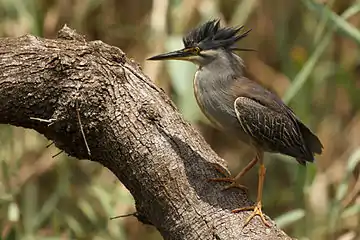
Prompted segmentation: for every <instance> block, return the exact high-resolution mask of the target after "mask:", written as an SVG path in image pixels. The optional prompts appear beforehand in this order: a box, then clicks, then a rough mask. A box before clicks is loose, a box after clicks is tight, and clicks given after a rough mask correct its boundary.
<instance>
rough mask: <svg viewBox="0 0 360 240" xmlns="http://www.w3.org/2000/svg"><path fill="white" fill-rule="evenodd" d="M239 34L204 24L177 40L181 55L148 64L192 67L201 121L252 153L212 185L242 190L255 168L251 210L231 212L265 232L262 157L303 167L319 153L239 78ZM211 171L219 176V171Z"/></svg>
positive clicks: (305, 133)
mask: <svg viewBox="0 0 360 240" xmlns="http://www.w3.org/2000/svg"><path fill="white" fill-rule="evenodd" d="M242 29H243V27H242V26H241V27H238V28H231V27H220V21H219V20H212V21H208V22H206V23H205V24H203V25H201V26H200V27H198V28H195V29H193V30H192V31H190V32H189V33H188V34H187V35H186V36H185V37H184V38H183V43H184V48H183V49H181V50H177V51H174V52H169V53H165V54H161V55H157V56H153V57H151V58H149V59H148V60H170V59H176V60H186V61H190V62H192V63H194V64H196V65H198V70H197V71H196V74H195V78H194V93H195V98H196V100H197V103H198V105H199V107H200V108H201V110H202V111H203V113H204V114H205V116H207V117H208V118H209V120H210V121H211V122H212V123H213V124H215V125H216V126H217V127H219V128H220V129H222V130H223V131H225V132H227V133H229V134H234V135H235V136H236V137H238V139H240V140H241V141H242V142H245V143H247V144H249V145H250V146H252V147H253V148H254V149H255V151H256V155H255V157H254V159H253V160H252V161H251V162H250V163H249V164H248V165H247V166H246V167H245V168H244V169H243V170H242V171H241V172H240V173H239V174H238V175H236V177H234V178H231V177H224V178H218V179H212V180H213V181H224V182H230V184H229V185H228V186H227V187H226V189H228V188H231V187H240V188H245V187H244V186H242V185H240V179H241V178H242V177H243V176H244V174H245V173H246V172H248V171H249V170H250V169H251V168H252V167H253V166H254V165H255V164H256V163H259V164H260V168H259V182H258V195H257V202H256V204H255V205H254V206H251V207H244V208H238V209H234V210H233V211H232V212H234V213H235V212H240V211H248V210H252V211H253V213H252V214H251V215H250V216H249V217H248V219H247V220H246V222H245V224H244V226H246V225H247V224H248V222H249V221H250V220H251V219H252V218H253V217H254V216H256V215H259V216H260V218H261V220H262V222H263V223H264V224H265V225H266V226H270V224H269V223H268V222H267V221H266V220H265V217H264V215H263V213H262V203H261V199H262V189H263V183H264V178H265V170H266V169H265V166H264V163H263V156H264V152H275V153H282V154H285V155H288V156H292V157H294V158H295V159H296V160H297V161H298V162H299V163H300V164H302V165H306V162H313V161H314V155H315V153H316V154H321V153H322V148H323V146H322V144H321V142H320V140H319V139H318V137H317V136H316V135H314V134H313V133H312V132H311V131H310V130H309V128H307V127H306V126H305V125H304V124H303V123H302V122H301V121H300V120H299V118H298V117H296V115H295V113H294V112H293V111H292V110H291V109H290V108H289V107H288V106H286V105H285V104H284V103H283V102H282V100H281V99H280V98H279V97H278V96H276V95H275V94H273V93H272V92H270V91H268V90H267V89H265V88H263V87H262V86H261V85H259V84H258V83H256V82H254V81H251V80H249V79H248V78H246V77H245V76H244V68H245V66H244V63H243V60H242V59H241V58H240V57H239V56H238V55H236V54H235V53H234V52H235V51H248V50H251V49H244V48H237V47H236V46H234V45H235V44H236V42H237V41H239V40H241V39H242V38H244V37H246V36H247V35H248V34H249V32H250V30H248V31H245V32H242V33H241V31H242ZM217 170H219V171H220V172H222V173H223V174H225V171H222V170H221V169H217Z"/></svg>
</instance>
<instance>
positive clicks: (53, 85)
mask: <svg viewBox="0 0 360 240" xmlns="http://www.w3.org/2000/svg"><path fill="white" fill-rule="evenodd" d="M77 112H79V115H80V118H81V122H82V126H83V131H84V134H85V136H86V140H87V143H88V145H89V149H90V151H91V155H89V154H88V151H87V148H86V145H85V141H84V139H83V136H82V134H81V130H80V124H79V121H78V116H77ZM33 118H40V119H48V120H51V121H50V122H51V123H46V122H42V121H39V120H36V119H33ZM0 123H3V124H12V125H15V126H20V127H25V128H31V129H34V130H36V131H38V132H39V133H41V134H43V135H45V136H46V137H47V138H48V139H50V140H52V141H54V142H55V144H56V146H57V147H59V148H60V149H62V150H64V151H65V152H66V153H67V154H69V155H71V156H74V157H76V158H78V159H90V160H91V161H96V162H99V163H101V164H102V165H103V166H105V167H107V168H108V169H110V171H112V172H113V173H114V174H115V175H116V176H117V177H118V179H119V180H120V181H121V182H122V183H123V184H124V185H125V186H126V187H127V188H128V189H129V190H130V192H131V193H132V195H133V196H134V198H135V201H136V209H137V211H138V213H139V214H138V218H139V220H141V221H143V222H146V223H150V224H153V225H154V226H155V227H156V228H157V229H158V230H159V231H160V232H161V234H162V235H163V237H164V239H179V240H190V239H216V240H230V239H231V240H234V239H291V238H290V237H288V236H287V235H286V234H285V233H284V232H283V231H281V230H279V229H278V228H277V227H276V226H275V225H274V223H273V222H271V223H272V227H271V228H266V227H264V226H263V225H262V224H261V222H260V221H259V219H258V217H256V218H255V220H252V221H251V222H250V224H249V225H248V226H246V227H245V228H243V223H244V221H245V220H246V218H247V216H248V215H249V214H250V213H249V212H244V213H238V214H232V213H231V212H230V211H231V210H232V209H234V208H237V207H240V206H248V205H250V204H252V202H251V201H249V200H248V198H247V196H246V194H245V193H244V192H242V191H241V190H237V189H231V190H227V191H221V189H222V188H223V187H224V184H222V183H211V182H207V179H209V178H213V177H220V175H219V173H218V172H217V171H216V170H215V169H214V166H213V164H217V165H219V166H224V165H225V163H224V160H222V159H221V158H219V157H218V156H217V155H216V154H215V153H214V151H213V150H211V148H210V147H209V145H208V144H207V143H206V142H205V141H204V139H203V138H202V137H201V135H200V134H199V133H198V132H197V131H196V130H195V129H194V128H193V127H192V126H191V125H190V124H189V123H187V122H185V121H184V120H183V119H182V117H181V115H180V114H179V112H178V111H177V109H176V107H175V106H174V105H173V104H172V102H171V100H170V99H169V98H168V97H167V96H166V94H165V93H163V92H162V90H161V89H159V88H158V87H156V86H155V85H154V83H153V82H152V81H151V80H150V79H148V78H147V77H146V76H144V74H143V73H142V71H141V68H140V67H139V65H137V64H136V63H135V62H134V61H132V60H129V59H128V58H127V57H126V56H125V54H124V53H123V52H122V51H121V50H120V49H118V48H116V47H112V46H109V45H107V44H104V43H103V42H101V41H92V42H87V41H86V40H85V39H84V38H83V37H82V36H80V35H78V34H77V33H76V32H74V31H73V30H71V29H69V28H68V27H66V26H65V27H64V28H63V29H62V30H60V32H59V35H58V38H57V39H53V40H50V39H42V38H38V37H35V36H31V35H26V36H23V37H19V38H3V39H0ZM49 161H50V159H49ZM225 169H226V168H225Z"/></svg>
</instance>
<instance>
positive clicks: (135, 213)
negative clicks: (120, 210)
mask: <svg viewBox="0 0 360 240" xmlns="http://www.w3.org/2000/svg"><path fill="white" fill-rule="evenodd" d="M136 215H137V212H133V213H128V214H124V215H119V216H115V217H111V218H110V220H114V219H118V218H123V217H131V216H134V217H136Z"/></svg>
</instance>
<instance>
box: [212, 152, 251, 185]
mask: <svg viewBox="0 0 360 240" xmlns="http://www.w3.org/2000/svg"><path fill="white" fill-rule="evenodd" d="M257 161H258V157H257V156H256V157H255V158H254V159H253V160H251V162H249V163H248V165H246V166H245V167H244V168H243V169H242V170H241V172H240V173H239V174H238V175H236V177H235V178H231V177H225V178H211V179H209V181H213V182H230V183H231V184H230V185H228V186H226V187H225V189H229V188H233V187H237V188H241V189H244V190H248V188H247V187H245V186H243V185H241V184H240V180H241V178H242V177H243V176H244V175H245V173H247V172H248V171H249V170H250V169H251V168H252V167H253V166H254V165H255V164H256V163H257ZM216 170H218V171H219V172H220V173H222V174H223V175H225V174H224V173H223V170H222V169H218V168H216Z"/></svg>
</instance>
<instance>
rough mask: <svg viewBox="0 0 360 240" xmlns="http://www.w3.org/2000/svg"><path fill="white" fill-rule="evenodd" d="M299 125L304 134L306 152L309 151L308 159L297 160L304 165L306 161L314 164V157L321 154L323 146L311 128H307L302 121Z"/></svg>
mask: <svg viewBox="0 0 360 240" xmlns="http://www.w3.org/2000/svg"><path fill="white" fill-rule="evenodd" d="M298 123H299V125H298V126H299V129H300V132H301V134H302V137H303V140H304V143H305V146H306V150H307V154H306V155H307V157H306V159H297V161H298V162H299V163H301V164H302V165H305V161H308V162H313V161H314V155H315V154H321V153H322V150H323V148H324V147H323V145H322V143H321V142H320V140H319V138H318V137H317V136H316V135H315V134H314V133H312V132H311V130H310V129H309V128H307V127H306V126H305V125H304V124H303V123H301V122H300V121H299V122H298Z"/></svg>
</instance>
